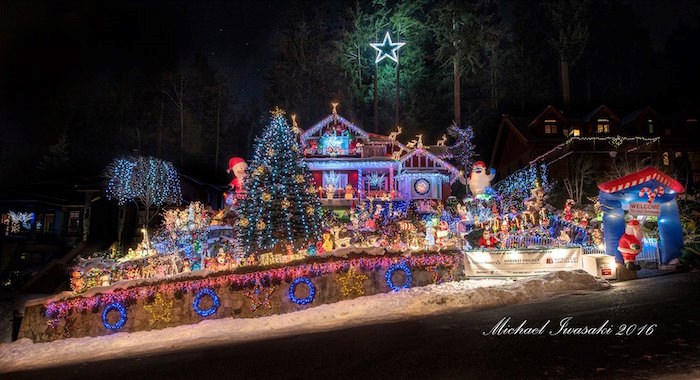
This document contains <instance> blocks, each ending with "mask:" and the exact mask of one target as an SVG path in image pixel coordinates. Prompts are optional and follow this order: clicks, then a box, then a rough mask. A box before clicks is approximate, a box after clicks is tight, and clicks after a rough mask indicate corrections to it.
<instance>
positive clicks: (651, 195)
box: [639, 186, 664, 203]
mask: <svg viewBox="0 0 700 380" xmlns="http://www.w3.org/2000/svg"><path fill="white" fill-rule="evenodd" d="M644 194H646V195H647V197H649V200H648V201H647V203H653V202H654V199H656V196H657V195H659V196H662V195H664V188H663V186H658V187H657V188H656V189H654V191H651V189H650V188H648V187H642V188H641V189H639V196H640V197H643V196H644Z"/></svg>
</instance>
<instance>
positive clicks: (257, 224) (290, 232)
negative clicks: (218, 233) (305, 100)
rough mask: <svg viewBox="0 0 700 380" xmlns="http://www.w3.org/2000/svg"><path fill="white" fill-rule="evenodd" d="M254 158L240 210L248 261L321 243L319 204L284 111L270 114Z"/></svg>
mask: <svg viewBox="0 0 700 380" xmlns="http://www.w3.org/2000/svg"><path fill="white" fill-rule="evenodd" d="M253 152H254V153H253V160H252V161H251V162H250V164H249V165H248V169H247V171H246V172H247V173H246V174H247V175H246V181H245V188H246V191H247V196H246V198H245V199H243V200H242V201H241V202H240V203H239V204H238V206H237V209H236V211H237V214H238V215H239V221H238V223H237V226H236V229H237V232H238V239H239V246H240V247H241V249H242V250H243V251H244V252H245V254H246V255H247V254H251V253H257V252H261V251H264V250H271V249H272V248H273V247H275V245H276V244H278V243H282V242H285V243H288V244H292V245H296V246H297V247H299V246H301V245H303V244H304V243H306V242H308V241H312V242H315V241H317V240H318V239H319V238H320V231H321V213H320V209H321V202H320V201H319V199H318V195H317V194H316V191H315V188H314V186H313V182H312V176H311V172H310V171H309V169H308V167H307V166H306V163H305V162H304V160H303V157H302V154H301V149H300V148H299V144H298V143H297V141H296V136H295V134H294V132H293V131H292V129H291V127H290V126H289V124H288V123H287V121H286V120H285V118H284V111H282V110H280V109H279V108H276V109H275V110H274V111H272V117H271V118H270V122H269V123H268V125H267V126H266V128H265V130H264V131H263V134H262V136H261V137H260V138H258V139H256V142H255V147H254V151H253Z"/></svg>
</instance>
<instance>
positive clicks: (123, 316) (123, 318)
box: [102, 302, 127, 330]
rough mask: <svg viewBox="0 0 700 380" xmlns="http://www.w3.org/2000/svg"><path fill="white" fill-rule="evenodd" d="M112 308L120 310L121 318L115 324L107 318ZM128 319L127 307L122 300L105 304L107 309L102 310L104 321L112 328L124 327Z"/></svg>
mask: <svg viewBox="0 0 700 380" xmlns="http://www.w3.org/2000/svg"><path fill="white" fill-rule="evenodd" d="M112 310H115V311H117V312H119V320H118V321H117V322H116V323H114V324H111V323H109V321H108V320H107V314H109V312H110V311H112ZM126 319H127V318H126V308H125V307H124V305H123V304H121V303H120V302H112V303H110V304H109V305H107V306H105V309H104V310H103V311H102V323H103V324H104V325H105V327H106V328H108V329H110V330H119V329H121V328H122V327H124V324H125V323H126Z"/></svg>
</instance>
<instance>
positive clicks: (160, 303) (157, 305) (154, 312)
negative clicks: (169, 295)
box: [143, 294, 173, 326]
mask: <svg viewBox="0 0 700 380" xmlns="http://www.w3.org/2000/svg"><path fill="white" fill-rule="evenodd" d="M143 308H144V309H146V311H148V313H149V314H150V316H151V318H150V320H149V321H148V324H149V325H151V326H152V325H155V324H157V323H160V322H163V323H168V322H170V319H171V314H172V309H173V301H172V300H170V301H165V300H164V299H163V296H161V295H160V294H156V298H155V300H154V301H153V303H152V304H150V305H144V306H143Z"/></svg>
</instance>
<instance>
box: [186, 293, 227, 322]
mask: <svg viewBox="0 0 700 380" xmlns="http://www.w3.org/2000/svg"><path fill="white" fill-rule="evenodd" d="M204 296H209V297H211V301H212V305H211V307H210V308H208V309H201V308H200V307H199V303H200V302H201V301H202V297H204ZM219 305H220V303H219V296H217V295H216V292H215V291H214V290H213V289H211V288H204V289H201V290H200V291H199V292H197V296H195V297H194V302H192V309H194V311H195V313H197V314H199V315H200V316H201V317H205V318H206V317H208V316H210V315H212V314H214V313H216V310H218V309H219Z"/></svg>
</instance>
